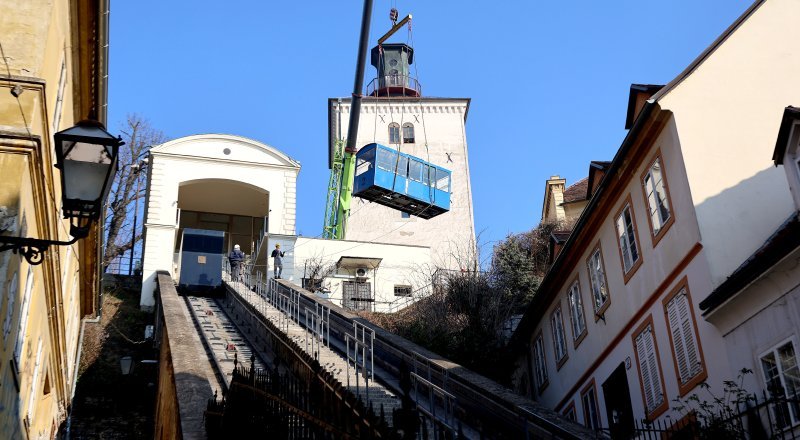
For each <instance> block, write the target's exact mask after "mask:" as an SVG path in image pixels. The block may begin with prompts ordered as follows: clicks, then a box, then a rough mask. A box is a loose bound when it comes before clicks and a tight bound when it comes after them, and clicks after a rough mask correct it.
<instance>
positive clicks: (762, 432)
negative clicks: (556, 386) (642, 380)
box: [598, 391, 800, 440]
mask: <svg viewBox="0 0 800 440" xmlns="http://www.w3.org/2000/svg"><path fill="white" fill-rule="evenodd" d="M598 432H599V433H601V434H603V435H610V436H611V438H613V439H647V440H649V439H653V440H656V439H658V440H683V439H709V440H711V439H724V440H760V439H780V440H784V439H800V398H797V397H794V398H786V397H783V396H769V395H768V394H767V392H766V391H764V392H762V393H761V395H760V396H759V395H758V394H751V395H748V396H746V397H744V398H742V399H739V401H738V402H733V403H730V404H728V405H719V404H715V405H709V404H706V405H701V406H700V407H699V408H697V409H695V410H692V411H689V412H686V413H685V414H684V416H683V417H682V418H680V419H678V420H674V419H672V418H670V417H667V418H662V419H659V420H656V421H653V422H648V421H643V420H636V421H634V423H633V425H629V426H623V425H621V424H620V425H613V426H612V427H610V428H603V429H599V430H598Z"/></svg>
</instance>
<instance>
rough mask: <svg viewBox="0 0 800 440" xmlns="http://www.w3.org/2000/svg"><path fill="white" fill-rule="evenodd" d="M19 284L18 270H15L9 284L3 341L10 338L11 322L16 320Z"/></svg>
mask: <svg viewBox="0 0 800 440" xmlns="http://www.w3.org/2000/svg"><path fill="white" fill-rule="evenodd" d="M18 285H19V280H18V279H17V272H14V276H12V277H11V281H10V282H9V284H8V290H6V292H8V295H6V297H7V298H8V300H7V301H8V304H6V319H5V320H4V321H3V341H6V340H7V339H8V335H9V334H10V333H11V323H12V321H13V320H14V302H16V300H17V289H18Z"/></svg>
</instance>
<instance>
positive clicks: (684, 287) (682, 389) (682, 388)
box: [662, 276, 708, 397]
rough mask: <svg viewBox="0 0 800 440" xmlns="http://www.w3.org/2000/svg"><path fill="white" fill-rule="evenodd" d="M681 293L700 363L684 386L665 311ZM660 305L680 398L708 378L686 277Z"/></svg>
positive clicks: (667, 314) (667, 313)
mask: <svg viewBox="0 0 800 440" xmlns="http://www.w3.org/2000/svg"><path fill="white" fill-rule="evenodd" d="M682 291H685V292H686V301H687V307H688V308H689V319H690V320H691V321H692V328H691V330H692V331H693V332H694V341H695V344H697V357H698V360H699V362H700V371H699V372H697V373H696V374H695V375H694V376H693V377H692V378H691V379H690V380H689V381H687V382H686V383H685V384H684V383H683V382H681V372H680V369H679V367H678V355H677V353H676V352H675V341H674V340H673V336H672V325H671V324H670V321H669V311H668V309H667V306H668V304H669V303H670V302H671V301H672V299H673V298H675V297H676V296H678V295H680V293H681V292H682ZM662 305H663V306H664V320H665V322H666V325H667V330H668V331H667V334H669V345H670V348H671V350H672V361H673V365H674V366H675V379H676V380H677V382H678V393H679V394H680V396H681V397H683V396H684V395H686V394H687V393H689V391H691V390H692V389H693V388H694V387H696V386H697V385H699V384H700V383H702V382H703V381H705V380H706V379H707V378H708V369H707V368H706V361H705V356H704V354H703V345H702V342H701V341H700V333H699V332H698V331H697V319H696V318H695V315H694V304H693V303H692V295H691V292H690V291H689V283H688V277H686V276H684V277H683V278H682V279H681V280H680V281H679V282H678V284H677V285H676V286H675V287H674V288H673V289H672V291H670V293H669V295H667V296H666V297H664V300H663V301H662Z"/></svg>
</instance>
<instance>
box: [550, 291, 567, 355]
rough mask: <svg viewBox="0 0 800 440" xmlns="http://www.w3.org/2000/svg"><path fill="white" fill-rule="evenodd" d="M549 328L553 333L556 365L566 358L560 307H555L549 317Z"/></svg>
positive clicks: (565, 340)
mask: <svg viewBox="0 0 800 440" xmlns="http://www.w3.org/2000/svg"><path fill="white" fill-rule="evenodd" d="M550 328H551V330H552V332H553V350H554V352H555V354H556V363H561V362H562V361H563V360H564V358H565V357H566V356H567V338H566V337H565V335H564V317H563V316H562V315H561V305H559V306H558V307H556V309H555V310H553V313H552V314H551V315H550Z"/></svg>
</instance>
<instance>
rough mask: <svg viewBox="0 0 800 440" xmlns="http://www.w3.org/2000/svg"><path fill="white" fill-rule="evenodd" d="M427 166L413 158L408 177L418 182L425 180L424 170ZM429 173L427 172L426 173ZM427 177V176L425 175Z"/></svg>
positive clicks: (409, 164) (409, 165)
mask: <svg viewBox="0 0 800 440" xmlns="http://www.w3.org/2000/svg"><path fill="white" fill-rule="evenodd" d="M424 168H425V166H424V165H423V164H422V162H420V161H418V160H414V159H411V161H410V162H409V163H408V178H409V179H411V180H414V181H416V182H424V180H422V179H423V172H422V170H423V169H424ZM426 174H427V173H426ZM425 177H426V178H427V176H425Z"/></svg>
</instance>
